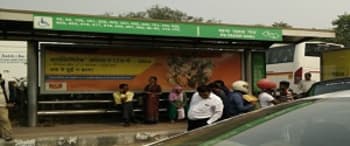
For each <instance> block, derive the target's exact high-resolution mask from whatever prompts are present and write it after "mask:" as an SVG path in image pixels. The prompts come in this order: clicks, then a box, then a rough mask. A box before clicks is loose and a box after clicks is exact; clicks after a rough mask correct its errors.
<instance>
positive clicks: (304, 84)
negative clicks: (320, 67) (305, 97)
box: [298, 72, 315, 94]
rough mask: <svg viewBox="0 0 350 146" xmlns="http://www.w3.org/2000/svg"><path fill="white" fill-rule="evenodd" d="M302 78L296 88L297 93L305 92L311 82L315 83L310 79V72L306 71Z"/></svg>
mask: <svg viewBox="0 0 350 146" xmlns="http://www.w3.org/2000/svg"><path fill="white" fill-rule="evenodd" d="M304 78H305V79H304V80H301V81H300V83H299V85H298V88H299V91H300V92H299V93H301V94H303V93H306V92H307V91H308V90H309V89H310V87H311V86H312V84H314V83H315V81H313V80H311V73H310V72H307V73H305V74H304Z"/></svg>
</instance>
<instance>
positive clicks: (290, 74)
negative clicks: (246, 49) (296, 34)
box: [266, 42, 344, 93]
mask: <svg viewBox="0 0 350 146" xmlns="http://www.w3.org/2000/svg"><path fill="white" fill-rule="evenodd" d="M343 47H344V46H343V45H339V44H334V43H326V42H302V43H298V44H275V45H272V46H271V47H270V48H269V49H268V51H267V53H266V75H267V78H268V79H270V80H272V81H274V82H276V83H277V84H278V83H279V82H280V81H282V80H284V81H289V83H290V87H291V88H292V89H293V90H294V92H296V93H299V92H300V91H299V90H298V89H297V84H298V83H299V81H300V80H301V79H303V78H304V74H305V73H306V72H310V73H311V75H312V77H311V79H312V80H314V81H319V80H320V56H321V52H322V51H326V50H333V49H340V48H343Z"/></svg>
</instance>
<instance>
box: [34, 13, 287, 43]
mask: <svg viewBox="0 0 350 146" xmlns="http://www.w3.org/2000/svg"><path fill="white" fill-rule="evenodd" d="M33 23H34V24H33V26H34V28H35V29H49V30H66V31H81V32H100V33H115V34H135V35H156V36H175V37H195V38H213V39H240V40H261V41H282V30H281V29H278V28H262V27H244V26H234V25H217V24H194V23H173V22H157V21H138V20H123V19H110V18H100V17H88V16H71V15H53V14H52V15H51V14H34V18H33Z"/></svg>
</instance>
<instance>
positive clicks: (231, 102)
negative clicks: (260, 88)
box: [224, 81, 254, 118]
mask: <svg viewBox="0 0 350 146" xmlns="http://www.w3.org/2000/svg"><path fill="white" fill-rule="evenodd" d="M232 89H233V92H231V93H230V94H229V96H228V102H227V103H226V104H224V106H225V108H224V115H225V116H226V118H229V117H232V116H236V115H239V114H241V113H246V112H249V111H252V110H253V109H254V105H253V104H251V103H249V102H247V101H245V100H244V98H243V95H244V94H247V93H248V83H247V82H245V81H236V82H233V83H232Z"/></svg>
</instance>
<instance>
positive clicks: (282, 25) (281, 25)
mask: <svg viewBox="0 0 350 146" xmlns="http://www.w3.org/2000/svg"><path fill="white" fill-rule="evenodd" d="M272 27H278V28H292V26H291V25H289V24H288V23H286V22H283V21H280V22H274V23H273V24H272Z"/></svg>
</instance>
